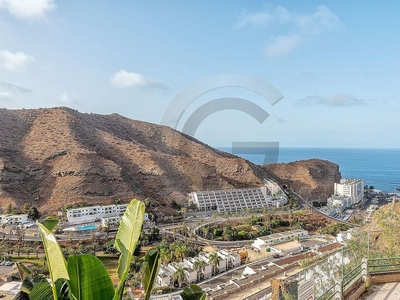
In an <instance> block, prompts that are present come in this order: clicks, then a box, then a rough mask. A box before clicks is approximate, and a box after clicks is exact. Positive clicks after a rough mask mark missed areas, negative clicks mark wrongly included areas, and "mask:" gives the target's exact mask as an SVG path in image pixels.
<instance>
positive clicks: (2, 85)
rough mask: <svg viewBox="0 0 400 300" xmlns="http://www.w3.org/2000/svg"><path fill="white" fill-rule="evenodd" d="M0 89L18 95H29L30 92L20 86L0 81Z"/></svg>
mask: <svg viewBox="0 0 400 300" xmlns="http://www.w3.org/2000/svg"><path fill="white" fill-rule="evenodd" d="M0 88H3V89H6V90H9V91H13V92H18V93H29V92H31V90H30V89H27V88H25V87H23V86H20V85H18V84H16V83H10V82H6V81H0Z"/></svg>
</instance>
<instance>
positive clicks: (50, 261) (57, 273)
mask: <svg viewBox="0 0 400 300" xmlns="http://www.w3.org/2000/svg"><path fill="white" fill-rule="evenodd" d="M36 224H37V226H38V228H39V233H40V236H41V238H42V242H43V246H44V251H45V253H46V259H47V266H48V268H49V272H50V279H51V281H52V283H53V284H52V290H53V296H54V299H57V298H58V296H57V289H56V287H55V284H54V283H55V282H56V280H57V279H69V276H68V272H67V267H66V261H65V258H64V255H63V253H62V251H61V248H60V245H59V244H58V243H57V240H56V238H55V236H54V235H53V234H52V232H51V231H50V230H49V229H48V228H47V227H46V226H45V225H43V224H41V223H39V222H36Z"/></svg>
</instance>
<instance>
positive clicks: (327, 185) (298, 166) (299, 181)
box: [263, 159, 341, 200]
mask: <svg viewBox="0 0 400 300" xmlns="http://www.w3.org/2000/svg"><path fill="white" fill-rule="evenodd" d="M263 169H264V170H265V171H266V174H267V177H269V178H272V179H274V180H275V181H277V182H280V183H281V184H287V185H289V186H290V187H291V189H293V190H294V191H295V192H297V193H299V194H300V195H301V196H302V197H303V198H304V199H313V200H326V199H327V197H329V196H330V195H332V194H333V189H334V185H333V183H334V182H340V178H341V174H340V172H339V165H337V164H334V163H331V162H329V161H326V160H320V159H309V160H302V161H296V162H291V163H288V164H271V165H264V166H263Z"/></svg>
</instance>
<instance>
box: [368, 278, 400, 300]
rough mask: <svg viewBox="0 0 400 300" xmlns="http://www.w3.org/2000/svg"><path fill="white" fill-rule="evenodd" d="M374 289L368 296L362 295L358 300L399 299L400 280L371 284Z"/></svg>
mask: <svg viewBox="0 0 400 300" xmlns="http://www.w3.org/2000/svg"><path fill="white" fill-rule="evenodd" d="M372 290H373V291H374V292H373V293H372V294H370V295H368V296H362V297H361V298H360V300H399V299H400V282H390V283H385V284H379V285H374V286H372Z"/></svg>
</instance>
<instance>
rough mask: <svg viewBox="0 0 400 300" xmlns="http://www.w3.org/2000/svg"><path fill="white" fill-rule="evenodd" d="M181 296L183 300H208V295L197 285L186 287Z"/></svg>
mask: <svg viewBox="0 0 400 300" xmlns="http://www.w3.org/2000/svg"><path fill="white" fill-rule="evenodd" d="M180 296H181V297H182V299H183V300H207V295H206V293H205V292H204V291H203V290H202V289H201V287H199V286H198V285H196V284H190V285H189V286H188V287H185V288H184V289H183V291H182V293H181V294H180Z"/></svg>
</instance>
